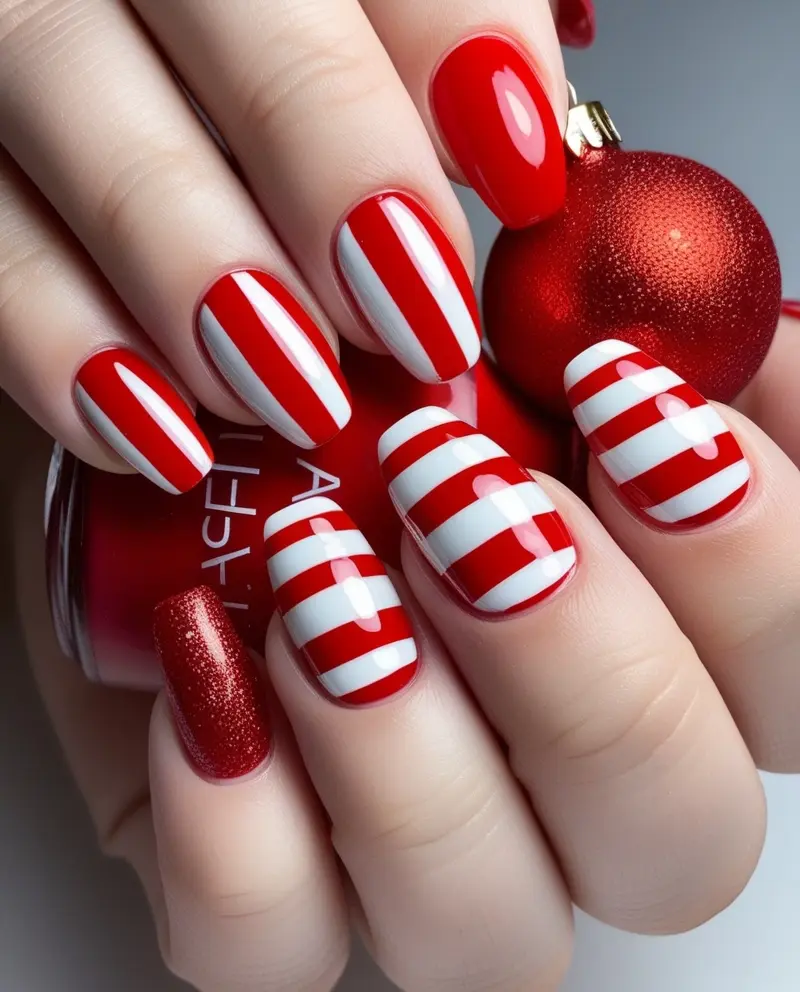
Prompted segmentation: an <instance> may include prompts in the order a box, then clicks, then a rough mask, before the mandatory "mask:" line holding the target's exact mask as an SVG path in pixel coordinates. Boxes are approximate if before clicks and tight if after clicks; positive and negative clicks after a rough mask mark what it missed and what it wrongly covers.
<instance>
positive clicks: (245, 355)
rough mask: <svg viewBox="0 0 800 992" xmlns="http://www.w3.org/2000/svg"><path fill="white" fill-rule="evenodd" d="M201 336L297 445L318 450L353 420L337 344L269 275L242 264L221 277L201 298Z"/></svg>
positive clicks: (256, 408) (217, 361) (228, 375)
mask: <svg viewBox="0 0 800 992" xmlns="http://www.w3.org/2000/svg"><path fill="white" fill-rule="evenodd" d="M197 333H198V335H199V337H200V340H201V342H202V344H203V346H204V349H205V352H206V353H207V355H208V356H209V358H210V359H211V361H212V362H213V364H214V366H215V368H216V369H217V371H218V372H219V373H220V374H221V375H222V377H223V378H224V379H225V380H226V382H227V383H228V385H229V386H230V387H231V388H232V389H233V390H234V392H236V393H237V394H238V395H239V397H240V398H241V399H242V400H243V401H244V403H245V404H247V406H249V407H250V409H251V410H252V411H253V412H254V413H256V414H257V415H258V416H259V417H261V419H262V420H263V421H264V422H265V423H267V424H269V426H270V427H272V428H273V429H274V430H276V431H277V432H278V433H279V434H282V435H283V437H286V438H288V439H289V440H290V441H291V442H292V443H293V444H296V445H298V446H299V447H301V448H316V447H318V446H319V445H321V444H325V442H326V441H330V440H331V438H333V437H335V436H336V435H337V434H338V433H339V431H340V430H341V429H342V428H343V427H344V426H345V424H346V423H347V422H348V421H349V420H350V414H351V412H352V410H351V406H350V393H349V391H348V389H347V384H346V383H345V380H344V376H343V375H342V373H341V370H340V368H339V363H338V362H337V361H336V356H335V355H334V352H333V349H332V348H331V346H330V344H329V343H328V341H327V339H326V338H325V335H324V334H323V333H322V331H321V330H320V329H319V328H318V327H317V325H316V324H315V323H314V321H313V320H312V319H311V317H310V316H309V315H308V314H307V313H306V311H305V310H304V309H303V308H302V306H301V305H300V304H299V303H298V301H297V300H296V299H295V298H294V296H292V294H291V293H290V292H289V291H288V290H287V289H286V287H285V286H283V285H282V284H281V283H280V282H278V280H277V279H275V278H274V276H271V275H269V273H267V272H261V271H259V270H257V269H241V270H239V271H236V272H229V273H227V274H226V275H224V276H222V277H221V278H220V279H218V280H217V281H216V282H215V283H214V285H213V286H211V288H210V289H209V290H208V291H207V292H206V294H205V296H204V297H203V299H202V301H201V304H200V308H199V310H198V313H197Z"/></svg>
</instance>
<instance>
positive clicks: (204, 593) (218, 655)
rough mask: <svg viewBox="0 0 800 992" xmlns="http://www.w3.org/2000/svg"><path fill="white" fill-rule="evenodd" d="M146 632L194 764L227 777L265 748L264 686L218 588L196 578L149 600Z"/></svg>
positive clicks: (259, 758)
mask: <svg viewBox="0 0 800 992" xmlns="http://www.w3.org/2000/svg"><path fill="white" fill-rule="evenodd" d="M153 634H154V637H155V643H156V649H157V650H158V654H159V657H160V659H161V664H162V665H163V667H164V676H165V680H166V685H167V694H168V696H169V700H170V704H171V706H172V712H173V715H174V717H175V722H176V724H177V726H178V729H179V731H180V735H181V738H182V739H183V743H184V745H185V747H186V750H187V751H188V753H189V755H190V756H191V758H192V760H193V762H194V763H195V765H196V766H197V768H198V769H199V770H200V771H201V772H202V773H203V774H204V775H207V776H208V777H209V778H212V779H233V778H239V777H241V776H242V775H246V774H247V773H248V772H251V771H253V769H255V768H257V767H258V766H259V765H260V764H261V763H262V762H263V761H264V760H265V758H266V757H267V755H268V754H269V748H270V734H269V724H268V718H267V707H266V700H265V696H264V687H263V685H262V683H261V679H260V677H259V674H258V670H257V669H256V666H255V664H254V662H253V659H252V658H251V657H250V655H249V654H248V653H247V651H246V649H245V647H244V645H243V644H242V642H241V640H240V639H239V636H238V634H237V633H236V631H235V630H234V628H233V624H232V623H231V621H230V618H229V616H228V614H227V612H226V611H225V607H224V606H223V605H222V601H221V600H220V598H219V597H218V596H217V594H216V593H215V592H214V591H213V590H212V589H209V587H208V586H199V587H198V588H196V589H190V590H189V591H188V592H184V593H181V594H180V595H179V596H173V597H172V598H170V599H166V600H164V601H163V602H162V603H159V605H158V606H157V607H156V608H155V614H154V622H153Z"/></svg>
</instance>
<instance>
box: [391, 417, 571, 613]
mask: <svg viewBox="0 0 800 992" xmlns="http://www.w3.org/2000/svg"><path fill="white" fill-rule="evenodd" d="M378 456H379V458H380V461H381V470H382V472H383V476H384V479H385V481H386V483H387V485H388V486H389V495H390V496H391V498H392V502H393V503H394V505H395V507H396V509H397V510H398V512H399V514H400V516H401V517H402V519H403V522H404V523H405V525H406V527H407V528H408V530H409V532H410V533H411V535H412V536H413V537H414V539H415V540H416V541H417V543H418V544H419V546H420V548H421V550H422V552H423V554H424V555H425V556H426V557H427V559H428V561H429V562H430V563H431V565H432V566H433V567H434V569H435V570H436V571H437V572H438V573H439V574H440V575H442V576H443V577H444V578H445V579H447V580H448V581H449V582H450V583H451V584H452V586H454V587H455V589H456V590H457V591H458V592H459V593H460V594H461V595H462V596H463V597H464V598H465V599H466V600H467V602H468V603H469V605H470V606H471V607H473V608H474V609H475V610H478V611H480V612H483V613H492V614H507V613H513V612H516V611H519V610H524V609H527V608H528V607H530V606H533V605H534V603H537V602H540V601H542V600H543V599H545V598H546V597H548V596H550V595H551V594H552V593H553V592H555V591H556V589H558V588H559V587H560V586H561V585H562V584H563V583H564V582H565V580H566V579H567V578H568V577H569V576H570V574H571V573H572V570H573V569H574V567H575V562H576V554H575V547H574V545H573V542H572V538H571V536H570V533H569V531H568V530H567V527H566V525H565V523H564V521H563V520H562V519H561V516H560V515H559V513H558V511H557V510H556V508H555V506H553V503H552V502H551V501H550V498H549V497H548V496H547V494H546V493H545V491H544V490H543V489H542V488H541V486H539V485H538V483H536V482H534V481H533V480H532V479H531V477H530V475H529V474H528V472H527V471H526V470H525V469H524V468H523V467H522V466H521V465H520V464H519V463H518V462H516V461H515V460H514V459H513V458H512V457H511V456H510V455H508V454H506V452H505V451H504V450H503V449H502V448H501V447H500V446H499V445H498V444H495V442H494V441H492V440H490V439H489V438H488V437H486V436H485V435H484V434H479V433H478V432H477V431H476V430H475V429H474V428H472V427H470V426H469V424H465V423H464V422H463V421H461V420H458V418H456V417H454V416H453V415H452V414H451V413H448V412H447V411H446V410H442V409H441V408H440V407H435V406H431V407H425V408H424V409H422V410H417V411H415V412H414V413H411V414H409V415H408V416H407V417H404V418H403V419H402V420H400V421H398V422H397V423H396V424H395V425H394V426H393V427H390V428H389V430H388V431H386V433H385V434H384V435H383V437H381V439H380V441H379V443H378Z"/></svg>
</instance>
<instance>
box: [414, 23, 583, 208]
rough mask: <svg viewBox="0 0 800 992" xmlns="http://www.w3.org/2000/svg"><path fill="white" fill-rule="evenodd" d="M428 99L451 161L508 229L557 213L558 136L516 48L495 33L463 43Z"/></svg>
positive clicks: (562, 185) (561, 191)
mask: <svg viewBox="0 0 800 992" xmlns="http://www.w3.org/2000/svg"><path fill="white" fill-rule="evenodd" d="M431 102H432V105H433V112H434V115H435V117H436V121H437V123H438V125H439V130H440V132H441V135H442V139H443V141H444V143H445V145H446V146H447V147H448V149H449V151H450V154H451V155H452V156H453V159H454V160H455V161H456V163H457V164H458V165H459V166H460V168H461V171H462V172H463V173H464V176H465V178H466V179H467V182H469V184H470V185H471V186H472V187H473V188H474V189H475V191H476V193H478V195H479V196H481V197H482V198H483V200H484V201H485V202H486V204H487V206H488V207H489V208H490V209H491V210H493V211H494V213H495V214H497V216H498V217H499V218H500V220H501V221H502V222H503V223H504V224H505V225H506V226H507V227H513V228H520V227H528V226H530V225H531V224H536V223H538V222H539V221H541V220H544V219H545V218H546V217H550V216H551V215H552V214H554V213H555V212H556V211H557V210H560V209H561V207H562V206H563V204H564V198H565V196H566V189H567V172H566V160H565V156H564V142H563V137H562V135H561V131H560V129H559V126H558V122H557V121H556V118H555V114H554V113H553V108H552V107H551V105H550V101H549V99H548V97H547V93H546V92H545V90H544V87H543V86H542V84H541V82H540V81H539V79H538V77H537V75H536V72H535V71H534V69H533V66H532V65H531V63H530V62H529V61H528V59H527V58H526V57H525V55H523V54H522V52H521V51H520V49H519V48H518V47H517V46H516V45H513V44H512V43H511V42H509V41H506V40H505V39H504V38H501V37H498V36H497V35H483V36H480V37H477V38H471V39H469V40H468V41H464V42H462V43H461V44H460V45H458V47H456V48H454V49H453V50H452V51H451V52H450V53H449V54H448V55H446V56H445V58H444V60H443V61H442V62H441V63H440V65H439V68H438V69H437V70H436V73H435V75H434V77H433V83H432V85H431Z"/></svg>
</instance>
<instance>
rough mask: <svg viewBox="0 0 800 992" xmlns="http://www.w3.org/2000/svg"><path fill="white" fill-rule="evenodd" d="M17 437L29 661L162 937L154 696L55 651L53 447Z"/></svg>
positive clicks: (29, 433) (37, 438) (17, 430)
mask: <svg viewBox="0 0 800 992" xmlns="http://www.w3.org/2000/svg"><path fill="white" fill-rule="evenodd" d="M4 427H5V428H7V429H8V431H9V435H11V436H13V435H16V436H17V437H18V438H19V442H20V443H19V447H18V450H17V451H15V452H14V473H15V483H16V486H15V503H14V506H13V511H12V517H11V519H12V522H13V528H12V533H13V535H14V563H15V571H16V576H15V578H16V589H17V595H18V608H19V614H20V619H21V622H22V630H23V633H24V637H25V645H26V648H27V655H28V658H29V660H30V663H31V667H32V669H33V673H34V676H35V678H36V682H37V684H38V686H39V690H40V692H41V695H42V699H43V701H44V703H45V706H46V708H47V711H48V713H49V715H50V718H51V720H52V723H53V728H54V730H55V732H56V735H57V736H58V739H59V742H60V744H61V747H62V750H63V753H64V756H65V759H66V761H67V763H68V765H69V768H70V770H71V772H72V774H73V776H74V778H75V780H76V783H77V785H78V787H79V789H80V791H81V793H82V795H83V798H84V800H85V802H86V805H87V807H88V810H89V814H90V816H91V818H92V822H93V824H94V829H95V832H96V835H97V838H98V843H99V845H100V848H101V850H102V851H103V852H104V853H106V854H108V855H111V856H113V857H120V858H124V859H126V860H127V861H129V862H131V864H132V865H133V866H134V868H135V869H136V871H137V872H138V874H139V876H140V878H141V880H142V882H143V884H144V888H145V892H146V894H147V897H148V900H149V902H150V905H151V907H152V909H153V914H154V917H155V920H156V925H157V926H158V928H159V934H160V935H161V936H162V937H163V936H164V934H165V933H166V930H165V929H164V926H163V924H164V921H165V914H164V901H163V891H162V889H161V879H160V876H159V874H158V870H157V865H156V860H155V840H154V837H153V821H152V816H151V813H150V789H149V784H148V772H147V735H148V725H149V722H150V712H151V710H152V698H151V697H149V696H147V695H145V694H144V693H128V692H120V691H119V690H110V689H105V688H103V687H101V686H98V685H93V684H91V683H89V682H87V681H86V679H85V678H84V677H83V675H82V673H81V671H80V669H79V668H78V666H77V665H76V664H75V663H74V662H73V661H72V660H71V659H69V658H67V657H66V656H65V655H64V654H63V653H62V651H61V650H60V648H59V646H58V642H57V639H56V635H55V631H54V630H53V624H52V621H51V618H50V610H49V606H48V601H47V588H46V577H45V549H44V534H43V531H42V524H41V506H42V500H43V492H44V488H45V478H46V475H47V463H48V458H49V449H50V447H51V445H50V444H48V443H46V439H45V438H44V435H42V434H41V433H39V432H38V431H36V430H35V428H34V427H33V425H32V424H31V422H30V421H26V420H25V419H24V418H23V417H22V416H21V415H20V416H19V417H18V418H15V420H14V421H13V422H9V420H7V419H4Z"/></svg>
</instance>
